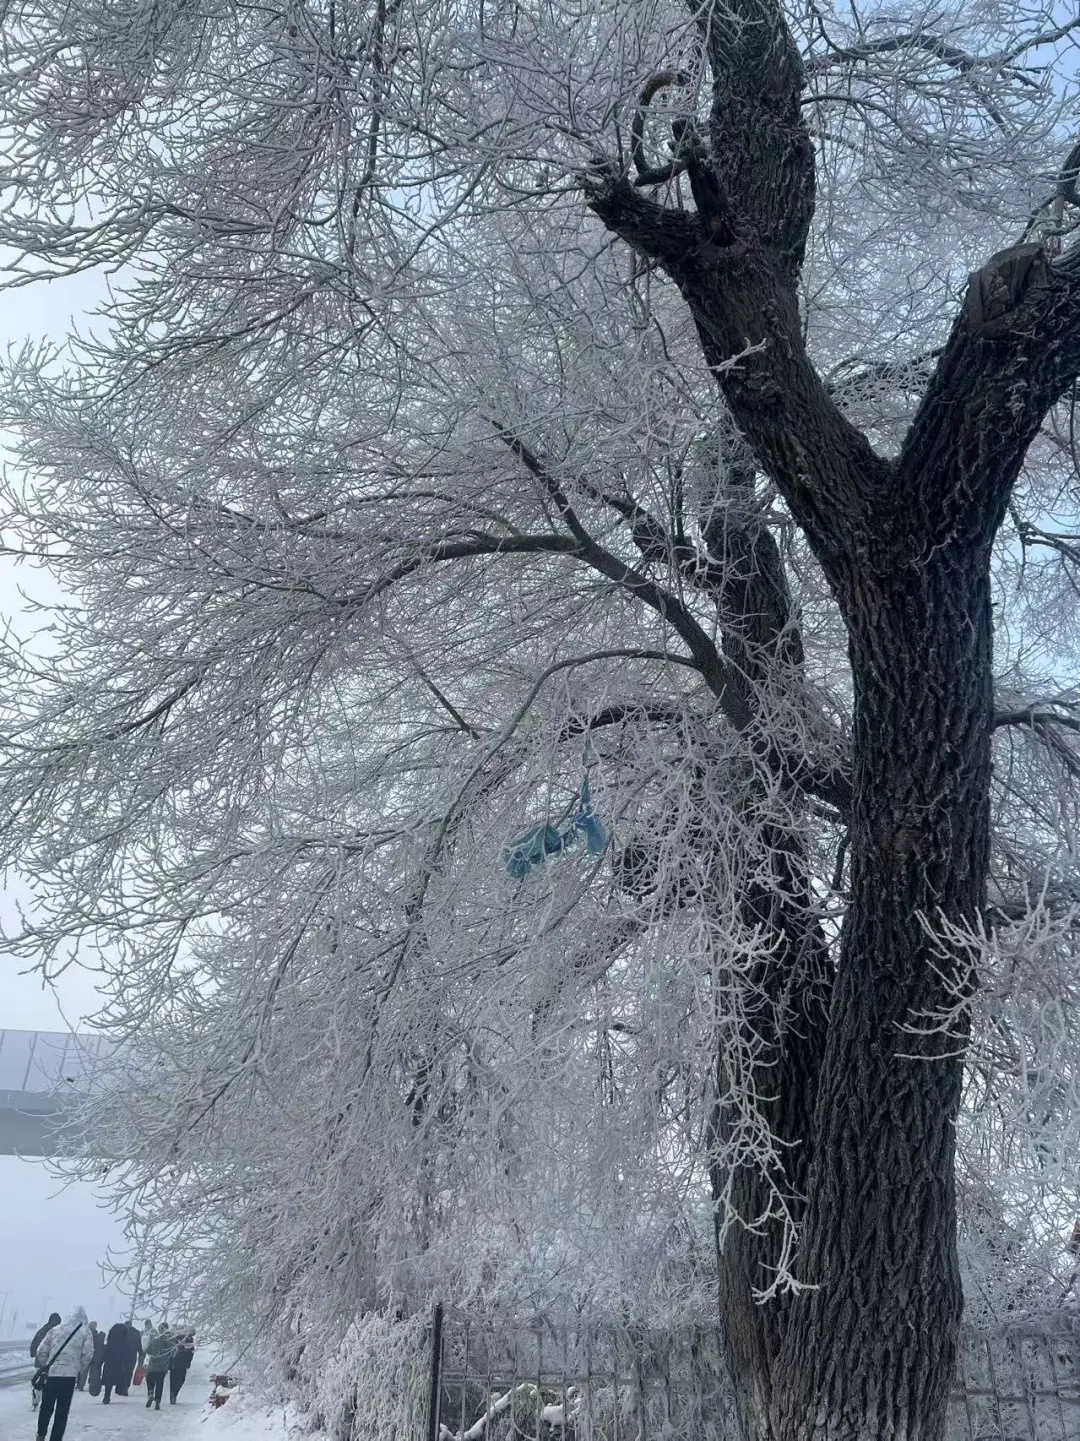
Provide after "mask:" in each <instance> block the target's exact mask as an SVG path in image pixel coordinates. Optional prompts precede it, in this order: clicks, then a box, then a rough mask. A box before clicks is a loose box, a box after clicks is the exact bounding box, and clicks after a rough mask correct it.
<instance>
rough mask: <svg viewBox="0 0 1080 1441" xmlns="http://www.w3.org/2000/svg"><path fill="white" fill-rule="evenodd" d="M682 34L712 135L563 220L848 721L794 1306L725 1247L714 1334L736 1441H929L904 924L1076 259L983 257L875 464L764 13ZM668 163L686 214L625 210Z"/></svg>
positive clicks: (945, 1310) (927, 903) (778, 37)
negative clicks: (805, 601) (720, 467)
mask: <svg viewBox="0 0 1080 1441" xmlns="http://www.w3.org/2000/svg"><path fill="white" fill-rule="evenodd" d="M696 15H697V20H698V24H699V27H700V31H701V35H702V40H703V45H704V48H705V52H706V54H707V57H708V62H709V66H710V69H711V75H712V85H713V102H712V112H711V122H710V127H709V134H708V135H707V136H705V135H702V134H699V133H697V131H696V130H695V128H694V127H693V125H692V124H687V123H683V124H682V125H680V126H677V127H676V128H675V131H674V142H675V151H676V160H675V161H674V162H673V163H672V165H671V166H668V167H661V168H659V169H657V168H649V167H647V166H645V164H644V163H643V159H642V155H641V147H640V143H639V144H638V145H637V147H636V153H635V156H634V159H635V163H636V164H637V168H638V174H637V179H636V183H635V181H634V180H633V179H632V178H631V176H630V175H629V174H628V173H627V172H626V171H625V170H622V169H620V168H618V167H616V166H615V165H614V164H612V163H611V162H607V161H603V160H598V161H597V162H596V163H595V165H594V167H593V169H592V170H591V171H590V172H589V174H588V175H587V176H586V177H585V188H586V198H587V202H588V204H589V206H590V207H591V209H592V210H593V211H594V213H595V214H596V215H597V216H598V217H599V218H600V219H601V220H602V221H603V223H604V224H605V225H606V226H607V227H608V228H609V230H611V231H612V232H613V233H615V234H616V235H618V236H620V237H621V238H622V239H623V240H624V241H626V242H627V243H628V244H629V245H630V246H631V247H633V249H634V250H635V251H637V253H638V254H639V255H641V256H642V257H644V258H645V259H646V260H647V261H648V262H649V263H651V264H653V265H656V266H658V267H659V268H661V269H663V270H664V271H666V273H667V274H668V275H669V276H670V277H671V278H672V279H673V280H674V281H675V282H676V284H677V285H678V286H679V288H680V290H681V292H682V294H683V296H684V298H685V300H686V303H687V305H688V306H689V308H690V312H691V314H692V316H693V319H694V321H695V324H696V327H697V331H698V334H699V337H700V341H701V347H702V353H703V357H704V359H705V361H706V363H707V364H708V365H709V366H710V367H712V368H713V369H714V372H715V374H716V375H717V379H718V383H719V385H720V387H721V389H722V391H723V394H724V397H725V399H726V401H727V404H728V407H729V409H730V411H731V414H732V416H733V417H734V420H735V422H736V423H737V425H738V426H739V427H740V429H741V431H742V434H743V436H744V437H745V439H746V441H747V442H748V444H749V446H750V447H751V448H752V451H753V454H754V456H755V458H756V461H757V463H758V464H759V465H760V466H761V468H763V469H764V470H765V471H766V472H767V473H768V475H769V476H770V477H771V478H772V480H773V481H774V482H775V484H776V485H777V487H778V488H779V490H780V492H781V493H782V495H783V496H784V499H785V501H786V502H787V504H788V506H789V508H790V510H791V513H792V515H793V516H794V518H795V520H796V522H797V523H798V524H799V525H800V526H801V528H802V530H803V531H804V533H805V534H806V536H807V538H808V540H809V542H810V544H811V546H812V547H813V549H814V551H815V553H816V555H817V557H818V559H819V561H820V562H821V564H822V567H823V569H824V571H825V574H826V576H827V578H828V581H829V583H830V585H831V587H832V590H833V593H834V595H835V597H836V601H837V603H838V605H839V608H840V611H841V614H842V616H843V620H844V623H845V625H846V628H847V632H848V637H849V653H850V659H851V667H852V673H853V680H854V698H855V700H854V709H855V715H854V757H853V782H852V795H851V798H850V836H851V841H850V858H851V898H850V907H849V910H848V913H847V917H846V921H845V925H844V932H843V937H842V943H841V949H840V959H839V964H838V968H837V973H836V976H835V980H834V983H833V986H832V993H831V998H830V999H829V1002H828V1006H829V1009H828V1019H827V1026H824V1025H823V1026H821V1027H820V1028H819V1027H817V1026H815V1025H813V1024H811V1025H809V1026H808V1025H801V1026H786V1027H781V1028H780V1029H778V1032H777V1035H776V1046H777V1050H778V1055H777V1057H776V1061H777V1065H776V1069H775V1072H774V1076H775V1086H776V1099H775V1101H774V1102H773V1103H772V1105H773V1109H774V1116H773V1120H774V1124H776V1126H777V1128H778V1130H779V1132H780V1134H781V1135H783V1136H784V1138H785V1139H790V1140H791V1141H792V1142H793V1145H792V1147H791V1150H790V1152H789V1156H790V1159H789V1163H788V1165H789V1174H788V1178H787V1179H788V1183H789V1186H790V1188H791V1193H792V1196H793V1197H794V1198H796V1199H798V1198H801V1203H802V1205H803V1207H804V1209H803V1212H802V1216H801V1222H802V1235H801V1246H800V1260H799V1274H800V1279H801V1280H802V1281H803V1282H805V1283H806V1287H807V1289H806V1290H804V1291H802V1292H800V1294H799V1295H798V1296H797V1297H794V1298H792V1297H788V1298H786V1299H784V1300H783V1301H781V1302H780V1303H777V1304H775V1306H774V1308H773V1309H772V1311H771V1312H770V1311H769V1310H768V1308H765V1309H766V1312H767V1314H765V1315H762V1314H761V1311H760V1308H758V1309H757V1310H756V1309H755V1303H754V1300H753V1295H752V1288H753V1287H754V1286H755V1285H757V1286H761V1285H763V1284H764V1282H765V1276H764V1275H763V1268H764V1267H765V1266H767V1264H768V1254H767V1250H768V1237H767V1236H766V1237H755V1238H747V1237H741V1238H740V1237H738V1236H736V1238H735V1240H734V1241H733V1242H732V1243H731V1247H730V1250H729V1252H728V1254H726V1255H725V1256H724V1257H722V1258H721V1264H720V1276H721V1306H722V1327H723V1331H724V1334H725V1337H726V1342H727V1347H728V1353H729V1361H730V1364H731V1367H732V1371H733V1374H734V1378H735V1382H736V1387H737V1390H738V1392H739V1397H740V1403H741V1411H742V1419H743V1424H744V1428H745V1430H746V1432H747V1436H748V1441H749V1438H762V1441H765V1438H769V1441H803V1438H806V1441H810V1438H814V1441H823V1438H829V1441H849V1438H850V1441H856V1438H858V1441H864V1438H869V1437H874V1438H875V1441H887V1438H888V1441H891V1438H897V1441H901V1438H904V1441H916V1438H918V1441H929V1438H937V1437H940V1435H941V1433H942V1429H943V1425H944V1420H945V1408H946V1402H947V1395H948V1388H949V1383H950V1380H951V1376H952V1373H953V1367H954V1362H955V1347H956V1337H957V1331H958V1326H959V1320H960V1313H961V1305H962V1298H961V1292H960V1283H959V1275H958V1270H957V1263H956V1250H955V1206H954V1191H953V1146H954V1128H953V1123H954V1120H955V1117H956V1114H957V1108H958V1104H959V1095H960V1083H961V1073H962V1060H961V1058H960V1057H959V1056H957V1055H956V1054H948V1051H949V1050H950V1049H952V1050H953V1051H955V1049H956V1047H955V1043H953V1045H952V1046H951V1048H950V1046H949V1045H947V1044H946V1043H944V1042H943V1041H941V1040H937V1041H934V1040H931V1039H928V1038H919V1037H913V1036H912V1035H911V1034H910V1033H909V1032H908V1031H907V1030H906V1029H905V1027H908V1026H910V1025H911V1024H912V1023H913V1022H914V1021H915V1019H916V1018H917V1017H918V1015H919V1014H920V1013H926V1012H927V1011H931V1012H932V1011H934V1010H935V1009H938V1008H944V1007H945V1005H946V996H945V991H944V984H943V980H942V977H941V975H940V970H939V968H940V965H941V961H940V957H939V956H938V955H937V954H936V953H934V952H933V951H932V947H931V944H930V941H929V938H928V936H927V934H926V930H925V927H924V924H923V920H922V918H923V917H925V918H928V919H931V920H933V919H935V918H937V917H943V918H945V919H948V920H951V921H955V922H965V921H969V922H970V921H973V920H975V918H976V917H977V916H979V915H980V913H981V912H982V911H983V908H984V904H985V888H986V876H987V868H988V855H989V804H988V797H989V784H990V737H991V730H992V723H993V713H992V672H991V649H992V623H991V611H990V601H989V594H990V584H989V583H990V547H991V543H992V541H993V537H994V535H995V533H996V530H997V527H998V525H999V524H1000V521H1001V518H1002V515H1003V513H1004V509H1005V505H1006V502H1007V499H1008V495H1009V491H1010V488H1011V486H1012V485H1013V484H1014V482H1015V480H1016V477H1017V475H1018V473H1019V468H1020V465H1021V463H1022V461H1023V457H1024V454H1025V452H1026V449H1027V446H1028V445H1029V443H1030V441H1031V439H1032V437H1033V436H1034V434H1035V432H1036V430H1037V428H1038V426H1039V424H1040V422H1041V420H1042V418H1043V416H1044V415H1045V413H1046V411H1047V409H1048V408H1049V407H1050V406H1051V405H1052V404H1053V403H1054V401H1055V400H1056V399H1057V398H1059V397H1060V395H1061V394H1062V393H1063V391H1064V390H1065V389H1066V387H1067V386H1068V385H1069V384H1070V383H1071V382H1072V381H1073V380H1074V379H1075V377H1076V375H1077V372H1078V370H1080V325H1078V323H1077V322H1078V321H1080V260H1078V259H1077V254H1076V252H1075V251H1073V252H1070V253H1067V254H1066V255H1065V256H1063V257H1061V259H1059V260H1057V261H1051V260H1050V258H1049V257H1048V256H1047V255H1046V254H1045V253H1044V252H1042V251H1040V250H1039V249H1038V247H1031V246H1027V247H1017V248H1014V249H1013V250H1012V251H1007V252H1002V254H1000V255H998V256H995V257H992V258H991V260H990V261H989V262H988V263H987V265H986V266H984V267H983V269H982V270H981V271H980V272H978V273H977V274H976V275H975V276H974V277H972V281H971V284H970V287H969V293H968V299H967V302H966V304H965V306H964V308H963V310H962V312H961V314H960V315H959V316H958V317H957V319H956V322H955V325H954V328H953V332H952V335H951V337H950V339H949V341H948V343H947V344H946V346H945V348H944V350H943V353H942V355H941V358H940V361H939V364H938V368H937V371H936V373H935V374H934V376H933V378H932V380H931V382H930V385H929V387H928V390H927V393H926V395H925V397H924V400H923V402H922V404H921V406H920V408H919V410H918V413H917V415H916V417H915V419H914V421H913V423H912V426H911V429H910V432H909V434H908V436H907V439H906V441H905V444H904V446H903V448H902V451H901V454H900V455H899V457H898V458H897V459H896V460H895V461H888V460H885V459H883V458H882V457H880V456H878V455H877V454H875V452H874V451H873V449H872V447H871V445H870V443H869V441H868V440H867V438H866V437H865V436H864V435H862V434H861V433H860V432H858V431H857V430H856V429H855V428H854V427H853V426H851V425H850V424H849V423H848V422H847V420H846V419H845V418H844V416H843V415H842V414H841V413H840V411H839V410H838V409H837V407H836V406H835V404H834V403H833V401H832V399H831V398H830V396H829V395H828V393H827V392H826V390H825V387H824V386H823V384H822V382H821V379H820V377H819V376H818V375H817V373H816V371H815V370H814V368H813V366H812V364H811V363H810V361H809V358H808V356H807V354H806V350H805V347H804V343H803V338H802V332H801V328H800V324H799V312H798V302H797V295H796V281H797V277H798V273H799V268H800V265H801V263H802V257H803V250H804V246H805V241H806V236H807V233H808V229H809V225H810V221H811V218H812V213H813V195H814V159H813V150H812V146H811V142H810V139H809V136H808V134H807V131H806V128H805V126H804V124H803V121H802V118H801V114H800V109H799V100H800V92H801V89H802V83H803V76H802V70H801V64H800V61H799V57H798V53H797V51H796V48H795V46H794V43H793V41H792V38H791V36H790V34H789V32H788V30H787V28H786V25H785V22H784V19H783V15H782V12H781V9H780V7H779V5H778V4H777V3H776V0H725V3H724V4H723V5H710V6H706V7H703V8H702V9H701V10H698V11H697V12H696ZM674 78H675V77H674V76H673V75H672V76H671V77H670V78H668V79H664V83H670V82H671V80H673V79H674ZM653 89H655V86H654V87H653ZM651 94H652V90H650V91H648V92H647V94H646V96H644V97H643V100H644V101H647V99H648V98H650V97H651ZM636 133H637V135H638V136H639V137H640V133H641V127H640V125H639V126H638V128H637V132H636ZM676 169H684V170H685V173H686V177H687V180H688V181H689V185H690V189H691V192H692V194H693V198H694V202H695V206H696V210H695V211H690V212H686V211H682V210H676V209H675V208H673V207H668V206H665V205H663V204H661V203H659V202H658V201H656V200H654V199H652V198H650V197H648V196H646V195H645V194H644V193H643V190H644V189H645V188H648V187H654V186H656V185H658V184H661V183H663V182H664V181H665V179H667V178H669V177H670V175H671V174H672V173H673V172H674V171H675V170H676ZM1021 252H1022V253H1021ZM761 341H764V345H763V347H762V348H761V349H760V350H759V351H757V352H755V353H751V354H746V355H744V357H743V359H742V360H741V361H740V363H739V365H738V366H737V367H735V368H731V367H730V366H725V364H724V363H725V362H729V361H730V360H731V358H732V357H733V356H736V355H739V354H740V353H742V352H744V351H745V350H746V348H747V346H748V345H749V344H757V343H759V342H761ZM721 367H723V368H721ZM762 641H763V642H764V643H765V645H766V648H767V646H768V643H769V637H767V636H765V637H759V642H762ZM772 642H773V643H774V644H775V642H776V636H775V635H774V636H773V637H772ZM781 850H782V851H783V852H785V853H786V854H789V855H790V856H791V857H792V864H793V866H794V873H793V874H792V875H790V876H789V877H788V880H789V882H790V883H791V884H790V889H789V894H790V895H791V896H792V898H793V900H792V906H791V908H790V911H789V913H788V914H786V915H782V916H774V917H773V920H774V922H775V924H776V925H777V926H778V927H779V929H780V931H781V932H786V933H787V934H788V936H789V937H790V944H788V945H784V946H781V947H779V948H778V950H777V960H778V966H779V967H781V968H782V967H783V966H784V965H785V964H786V965H788V966H795V965H805V957H806V945H807V940H808V935H809V933H808V931H807V928H806V926H805V925H802V924H801V923H800V922H799V919H798V912H799V909H800V907H799V905H798V895H799V879H798V874H797V872H798V856H797V847H794V848H791V847H786V846H782V847H781ZM759 903H763V898H755V897H748V898H747V905H748V906H749V907H751V908H753V906H754V905H755V904H759ZM809 938H810V940H811V942H812V936H810V937H809ZM814 965H815V966H817V968H818V969H819V970H820V963H819V962H815V963H814ZM813 969H814V966H812V967H811V971H812V970H813ZM779 979H780V973H779V972H778V973H777V975H776V976H774V977H771V978H769V979H768V982H767V986H766V989H770V988H771V987H772V986H773V985H774V984H775V983H776V982H777V981H778V980H779ZM810 1014H811V1015H812V1010H811V1012H810ZM819 1038H820V1047H819V1044H818V1040H819ZM822 1052H823V1053H822ZM718 1124H721V1125H722V1117H719V1118H718ZM717 1184H719V1178H717ZM745 1184H746V1185H747V1186H748V1187H752V1185H753V1183H752V1182H751V1181H749V1180H748V1181H746V1182H745ZM746 1200H747V1201H748V1202H749V1205H748V1209H749V1210H750V1211H753V1204H752V1202H753V1196H752V1195H747V1197H746Z"/></svg>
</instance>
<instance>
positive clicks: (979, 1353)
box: [356, 1307, 1080, 1441]
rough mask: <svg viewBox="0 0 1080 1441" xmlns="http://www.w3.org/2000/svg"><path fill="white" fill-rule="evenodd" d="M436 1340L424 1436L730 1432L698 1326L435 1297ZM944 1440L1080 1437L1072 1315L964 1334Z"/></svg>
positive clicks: (449, 1440)
mask: <svg viewBox="0 0 1080 1441" xmlns="http://www.w3.org/2000/svg"><path fill="white" fill-rule="evenodd" d="M430 1343H431V1382H430V1389H429V1397H428V1399H429V1405H428V1417H427V1435H426V1438H425V1441H661V1438H662V1441H684V1438H685V1441H737V1437H738V1430H737V1426H736V1421H735V1413H734V1407H733V1405H732V1398H731V1391H730V1388H729V1386H728V1383H727V1380H726V1376H725V1370H724V1364H723V1359H722V1356H721V1353H720V1348H719V1344H718V1341H717V1337H716V1334H715V1332H714V1331H712V1330H709V1329H707V1328H705V1327H689V1328H683V1329H680V1330H665V1331H646V1330H644V1329H640V1328H634V1327H620V1326H613V1325H610V1324H607V1325H597V1324H595V1323H589V1322H587V1321H585V1320H583V1319H576V1320H574V1321H570V1322H566V1323H563V1324H556V1323H554V1322H552V1321H550V1320H549V1319H548V1318H546V1317H543V1318H538V1319H537V1322H536V1324H535V1325H533V1326H528V1327H504V1326H500V1327H497V1328H496V1327H493V1325H492V1324H491V1323H490V1322H485V1321H482V1320H479V1319H476V1318H473V1317H466V1316H463V1315H459V1314H456V1313H454V1312H452V1311H450V1310H448V1309H447V1310H444V1309H443V1308H441V1307H440V1308H437V1310H436V1313H435V1317H434V1320H433V1322H432V1325H431V1330H430ZM375 1434H376V1433H374V1432H369V1431H367V1430H366V1429H358V1430H357V1432H356V1438H357V1441H364V1438H370V1437H372V1436H374V1435H375ZM416 1435H417V1441H419V1437H420V1433H416ZM947 1438H948V1441H1080V1319H1078V1317H1077V1315H1076V1314H1075V1313H1062V1314H1060V1315H1057V1316H1054V1317H1053V1318H1050V1319H1049V1320H1042V1321H1041V1322H1040V1323H1038V1324H1033V1323H1027V1322H1019V1321H1018V1322H1016V1323H1014V1324H1012V1325H1009V1326H1007V1327H1003V1328H1001V1329H1000V1330H998V1331H995V1332H989V1333H988V1332H977V1331H975V1330H968V1331H967V1332H965V1335H964V1338H963V1343H962V1347H961V1356H960V1360H959V1366H958V1376H957V1382H956V1387H955V1389H954V1391H953V1396H952V1401H951V1404H950V1414H949V1426H948V1431H947Z"/></svg>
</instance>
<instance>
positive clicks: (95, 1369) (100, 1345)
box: [86, 1321, 105, 1396]
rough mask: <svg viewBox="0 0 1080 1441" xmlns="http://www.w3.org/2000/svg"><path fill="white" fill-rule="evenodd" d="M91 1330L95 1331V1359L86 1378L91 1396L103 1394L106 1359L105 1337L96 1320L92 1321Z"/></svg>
mask: <svg viewBox="0 0 1080 1441" xmlns="http://www.w3.org/2000/svg"><path fill="white" fill-rule="evenodd" d="M90 1330H91V1331H92V1332H93V1333H94V1359H93V1360H92V1361H91V1362H90V1372H89V1375H88V1376H87V1378H86V1388H87V1390H88V1391H89V1392H90V1395H91V1396H100V1394H101V1367H102V1363H103V1362H104V1360H105V1337H104V1335H103V1334H102V1333H101V1332H100V1331H99V1330H98V1323H97V1322H96V1321H91V1322H90Z"/></svg>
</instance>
